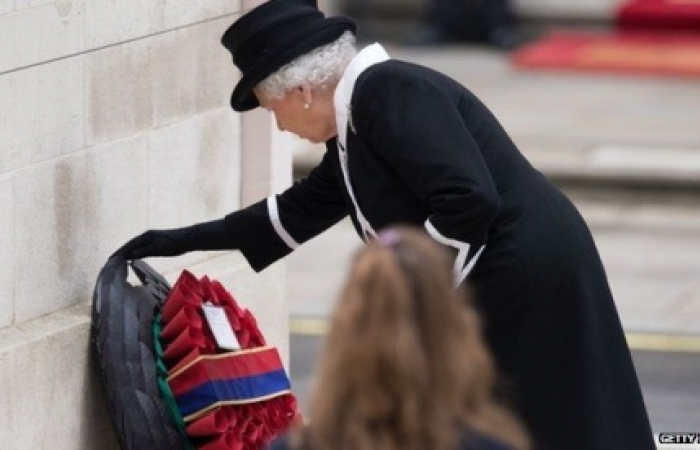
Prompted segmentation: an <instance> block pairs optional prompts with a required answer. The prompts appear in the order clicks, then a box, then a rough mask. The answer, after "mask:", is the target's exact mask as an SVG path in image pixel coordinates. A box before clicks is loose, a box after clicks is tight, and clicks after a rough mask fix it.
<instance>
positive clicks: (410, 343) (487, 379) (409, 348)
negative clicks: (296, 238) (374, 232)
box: [293, 228, 528, 450]
mask: <svg viewBox="0 0 700 450" xmlns="http://www.w3.org/2000/svg"><path fill="white" fill-rule="evenodd" d="M382 241H384V242H382ZM451 265H452V261H451V258H450V256H449V255H448V254H447V253H446V250H445V249H443V248H442V247H440V246H439V245H438V244H437V243H435V242H434V241H433V240H432V239H430V238H429V237H428V236H427V235H425V234H423V233H421V232H418V231H416V230H413V229H408V228H395V229H391V230H389V231H385V232H384V233H382V234H381V236H380V240H379V241H377V242H373V243H370V244H369V245H368V246H366V247H365V248H363V249H362V250H360V251H359V252H358V253H357V255H356V257H355V260H354V264H353V266H352V269H351V272H350V276H349V278H348V279H347V282H346V284H345V287H344V290H343V292H342V294H341V296H340V300H339V302H338V304H337V307H336V310H335V313H334V316H333V319H332V324H331V327H330V331H329V333H328V336H327V341H326V345H325V349H324V353H323V354H322V355H321V359H320V367H319V370H318V372H317V374H318V375H317V376H318V379H317V383H316V386H315V389H314V391H313V392H312V396H311V404H310V419H311V424H310V426H309V427H308V428H307V429H306V430H305V432H304V433H303V437H302V436H301V434H298V435H297V436H296V439H293V442H295V441H296V443H297V446H298V447H299V446H301V447H305V448H311V449H314V450H321V449H323V450H325V449H352V450H367V449H382V450H398V449H402V450H419V449H420V450H424V449H434V450H453V449H455V448H457V445H458V442H459V441H460V438H463V437H464V435H465V432H469V431H472V432H477V433H479V434H482V435H486V436H493V437H494V438H495V439H497V440H500V441H501V442H504V443H507V444H510V445H512V446H513V448H515V449H527V448H528V440H527V438H526V437H525V433H524V432H523V430H522V428H521V427H520V425H519V424H518V422H517V421H516V420H514V419H513V417H511V415H510V414H509V413H508V412H506V410H505V409H503V408H501V407H500V406H498V405H497V404H496V403H495V402H494V401H493V399H492V389H493V384H494V366H493V363H492V361H491V357H490V355H489V353H488V351H487V349H486V348H485V346H484V344H483V342H482V339H481V337H480V330H479V323H478V319H477V316H476V314H475V312H474V310H472V308H471V307H470V306H469V305H467V304H465V299H466V296H465V295H464V294H465V293H464V291H462V290H457V291H455V289H454V287H453V279H452V271H451ZM302 441H303V442H302Z"/></svg>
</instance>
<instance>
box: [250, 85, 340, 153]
mask: <svg viewBox="0 0 700 450" xmlns="http://www.w3.org/2000/svg"><path fill="white" fill-rule="evenodd" d="M254 92H255V95H256V96H257V98H258V101H259V102H260V106H262V107H263V108H265V109H267V110H268V111H270V112H271V113H272V114H274V115H275V119H276V120H277V128H279V129H280V131H289V132H290V133H294V134H296V135H297V136H299V137H300V138H302V139H306V140H308V141H311V142H313V143H319V142H325V141H327V140H328V139H330V138H332V137H334V136H335V135H336V134H337V131H336V127H335V109H334V107H333V98H332V95H331V96H327V95H323V93H316V92H313V93H312V91H311V90H310V89H309V88H307V87H299V88H297V89H292V90H289V91H287V93H286V94H285V96H284V97H283V98H280V99H274V98H269V97H267V96H265V95H264V94H262V93H260V92H258V91H257V90H255V91H254ZM305 105H308V107H305Z"/></svg>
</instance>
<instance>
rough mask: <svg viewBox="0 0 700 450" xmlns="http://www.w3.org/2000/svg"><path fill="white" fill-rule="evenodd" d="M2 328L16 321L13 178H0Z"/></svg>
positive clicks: (0, 303)
mask: <svg viewBox="0 0 700 450" xmlns="http://www.w3.org/2000/svg"><path fill="white" fill-rule="evenodd" d="M0 211H2V213H1V214H0V230H2V232H0V261H2V263H1V264H0V328H2V327H4V326H6V325H9V324H11V323H12V321H13V319H14V304H13V300H14V299H13V290H14V267H15V264H14V247H13V246H14V243H13V236H14V234H15V227H14V220H15V215H14V202H13V198H12V176H11V175H4V176H0Z"/></svg>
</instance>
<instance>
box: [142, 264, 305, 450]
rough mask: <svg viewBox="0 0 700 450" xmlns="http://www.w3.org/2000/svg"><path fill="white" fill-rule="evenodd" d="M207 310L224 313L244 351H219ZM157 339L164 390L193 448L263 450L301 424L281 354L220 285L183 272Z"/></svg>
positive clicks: (157, 326) (158, 322)
mask: <svg viewBox="0 0 700 450" xmlns="http://www.w3.org/2000/svg"><path fill="white" fill-rule="evenodd" d="M204 305H208V306H210V307H214V308H219V309H220V310H221V311H223V313H224V314H225V318H226V322H227V324H226V325H230V328H231V330H232V331H233V333H234V335H235V338H236V340H237V341H238V345H239V346H240V350H239V351H222V350H220V349H219V347H218V345H217V342H216V338H215V335H214V332H213V330H212V329H211V326H210V325H209V322H208V321H207V320H206V316H205V314H204V312H203V307H204ZM153 333H154V342H155V349H156V355H157V366H158V384H159V387H160V388H161V392H162V393H163V396H164V398H166V403H167V404H168V405H169V409H170V411H171V413H172V414H173V417H174V419H175V422H176V423H177V424H178V427H179V428H180V430H181V431H182V430H184V435H185V436H186V438H187V440H188V441H189V442H190V443H191V444H192V446H193V447H194V448H197V449H200V450H228V449H235V450H253V449H260V448H265V447H266V446H267V444H269V443H270V441H272V440H273V439H274V438H275V437H277V436H279V435H280V434H282V433H284V432H285V431H287V429H288V428H289V427H290V426H291V424H292V422H293V421H295V420H299V418H298V417H297V405H296V399H295V398H294V396H293V395H292V394H291V392H290V383H289V378H288V377H287V374H286V372H285V370H284V367H283V365H282V361H281V359H280V357H279V354H278V353H277V350H276V349H275V348H273V347H268V346H267V345H266V343H265V339H264V337H263V335H262V333H261V332H260V330H259V328H258V326H257V322H256V320H255V318H254V317H253V315H252V314H251V312H250V311H249V310H247V309H244V308H241V307H240V306H239V305H238V303H237V302H236V300H235V299H234V298H233V296H232V295H231V294H230V293H229V292H227V291H226V289H224V287H223V286H222V285H221V283H219V282H218V281H216V280H211V279H209V278H208V277H206V276H205V277H202V278H200V279H197V278H196V277H195V276H194V275H193V274H192V273H190V272H188V271H183V272H182V274H181V275H180V277H179V278H178V280H177V281H176V283H175V285H174V286H173V288H172V290H171V291H170V294H169V295H168V297H167V299H166V300H165V303H164V305H163V308H162V310H161V311H160V314H158V315H156V316H155V318H154V321H153Z"/></svg>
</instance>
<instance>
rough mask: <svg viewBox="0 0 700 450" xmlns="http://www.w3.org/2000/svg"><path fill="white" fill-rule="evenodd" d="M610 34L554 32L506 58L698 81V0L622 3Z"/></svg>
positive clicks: (544, 66)
mask: <svg viewBox="0 0 700 450" xmlns="http://www.w3.org/2000/svg"><path fill="white" fill-rule="evenodd" d="M615 25H616V29H615V30H614V31H612V32H610V33H600V34H593V33H588V34H585V33H575V32H567V31H559V32H554V33H551V34H549V35H546V36H544V37H543V38H541V39H540V40H538V41H535V42H534V43H531V44H530V45H527V46H525V47H522V48H521V49H519V50H518V51H516V52H514V53H513V54H512V57H511V58H512V62H513V63H514V64H515V65H516V66H518V67H524V68H541V69H566V70H572V71H573V70H580V71H602V72H620V73H640V74H656V75H659V74H663V75H675V76H684V77H700V0H627V1H626V2H624V3H623V4H622V5H621V6H620V8H619V9H618V11H617V13H616V15H615Z"/></svg>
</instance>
